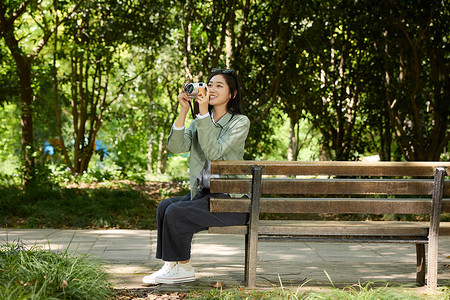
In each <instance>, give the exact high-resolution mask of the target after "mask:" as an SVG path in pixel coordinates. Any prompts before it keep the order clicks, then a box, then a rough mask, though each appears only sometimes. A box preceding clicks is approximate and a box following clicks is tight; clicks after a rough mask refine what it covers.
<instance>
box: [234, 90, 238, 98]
mask: <svg viewBox="0 0 450 300" xmlns="http://www.w3.org/2000/svg"><path fill="white" fill-rule="evenodd" d="M237 93H238V91H237V90H235V91H234V96H233V99H234V98H236V96H237Z"/></svg>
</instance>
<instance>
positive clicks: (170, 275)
mask: <svg viewBox="0 0 450 300" xmlns="http://www.w3.org/2000/svg"><path fill="white" fill-rule="evenodd" d="M194 280H195V271H194V268H192V267H190V270H189V271H187V270H186V269H184V268H183V267H182V266H181V265H180V264H177V265H176V266H175V267H173V268H172V269H170V270H169V271H168V272H167V273H164V274H159V275H157V276H156V278H155V281H156V282H158V283H168V284H174V283H181V282H191V281H194Z"/></svg>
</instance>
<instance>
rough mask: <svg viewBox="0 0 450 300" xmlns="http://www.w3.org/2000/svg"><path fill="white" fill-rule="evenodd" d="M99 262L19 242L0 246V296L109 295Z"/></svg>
mask: <svg viewBox="0 0 450 300" xmlns="http://www.w3.org/2000/svg"><path fill="white" fill-rule="evenodd" d="M112 295H113V290H112V288H111V285H110V283H109V277H108V274H107V273H106V272H105V271H104V270H103V268H102V265H101V262H100V261H99V260H97V259H94V258H92V257H89V256H87V255H77V254H69V253H67V252H57V253H55V252H52V251H50V250H46V249H43V248H39V247H36V246H33V247H26V246H25V245H23V244H21V243H7V244H4V245H1V246H0V299H110V297H111V296H112Z"/></svg>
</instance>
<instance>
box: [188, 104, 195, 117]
mask: <svg viewBox="0 0 450 300" xmlns="http://www.w3.org/2000/svg"><path fill="white" fill-rule="evenodd" d="M189 107H190V108H191V114H192V120H195V115H194V109H193V108H192V104H191V101H189Z"/></svg>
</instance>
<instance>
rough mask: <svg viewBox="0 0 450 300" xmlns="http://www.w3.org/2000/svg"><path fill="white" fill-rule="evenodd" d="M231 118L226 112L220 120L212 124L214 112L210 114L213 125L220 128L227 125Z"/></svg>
mask: <svg viewBox="0 0 450 300" xmlns="http://www.w3.org/2000/svg"><path fill="white" fill-rule="evenodd" d="M232 117H233V115H232V114H230V113H229V112H226V113H225V114H224V115H223V117H222V118H220V120H219V121H218V122H217V123H216V122H214V111H212V112H211V120H212V122H213V124H214V125H219V126H220V127H224V126H225V125H227V123H228V122H229V121H230V120H231V118H232Z"/></svg>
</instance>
